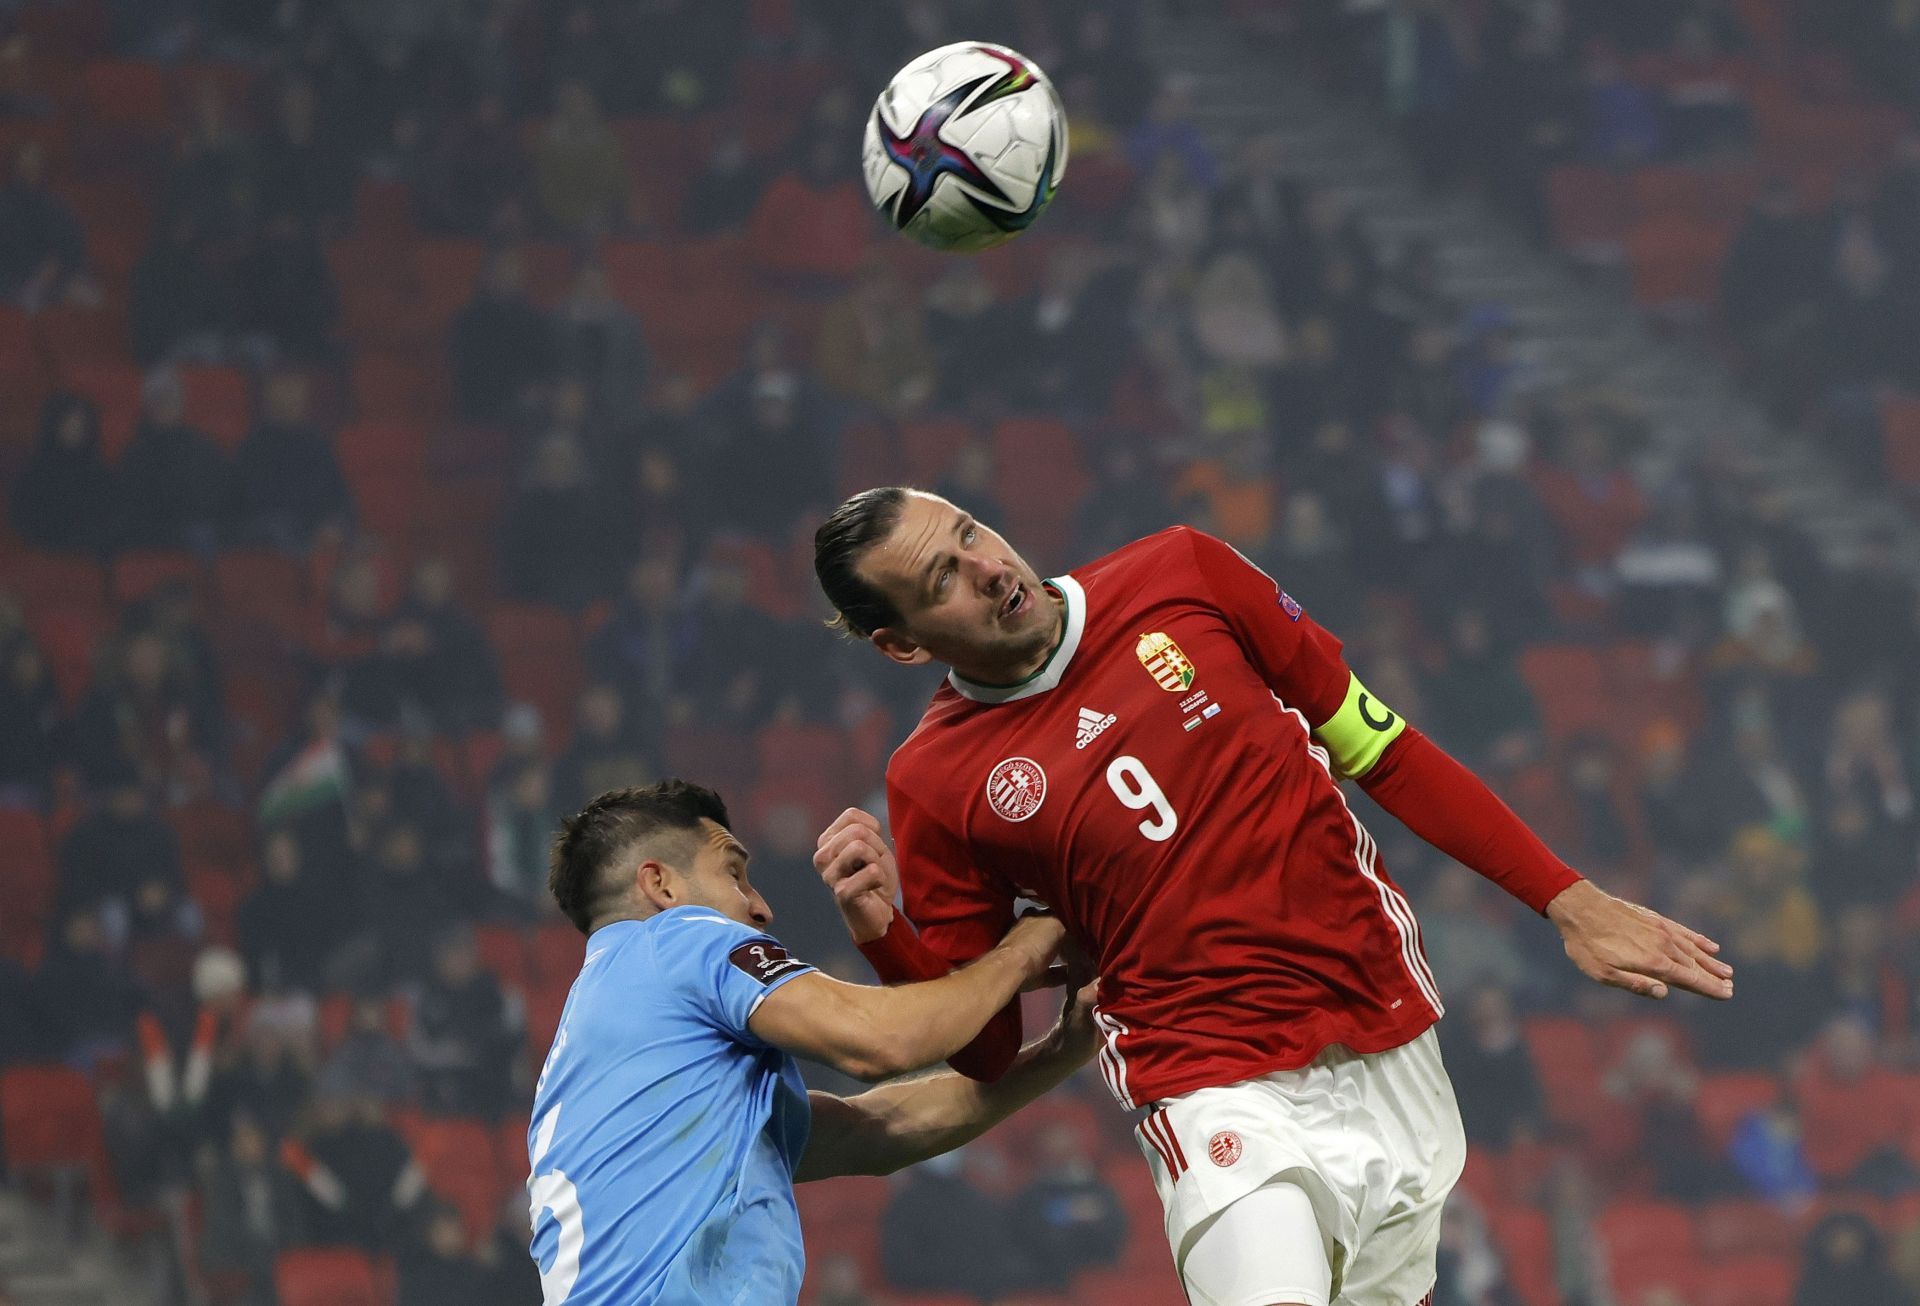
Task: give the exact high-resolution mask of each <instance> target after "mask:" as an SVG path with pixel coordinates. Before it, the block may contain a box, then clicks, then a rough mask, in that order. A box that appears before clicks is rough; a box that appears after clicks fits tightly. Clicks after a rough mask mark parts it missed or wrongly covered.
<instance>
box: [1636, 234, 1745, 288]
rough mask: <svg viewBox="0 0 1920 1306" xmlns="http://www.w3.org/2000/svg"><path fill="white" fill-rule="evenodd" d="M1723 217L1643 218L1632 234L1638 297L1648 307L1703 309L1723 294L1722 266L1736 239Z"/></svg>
mask: <svg viewBox="0 0 1920 1306" xmlns="http://www.w3.org/2000/svg"><path fill="white" fill-rule="evenodd" d="M1733 236H1734V226H1733V224H1732V223H1731V222H1728V221H1724V220H1713V219H1707V218H1688V217H1659V218H1648V219H1643V220H1642V221H1640V222H1637V223H1635V224H1634V227H1633V231H1632V233H1631V235H1630V236H1629V238H1628V251H1627V255H1628V259H1629V261H1630V262H1631V264H1632V271H1633V298H1634V302H1635V303H1637V304H1640V305H1641V306H1642V307H1645V308H1659V309H1667V308H1701V307H1705V306H1707V305H1711V304H1713V303H1715V302H1717V301H1718V299H1719V298H1720V265H1721V264H1722V263H1723V262H1725V260H1726V256H1727V250H1728V249H1729V248H1730V247H1731V246H1732V244H1733Z"/></svg>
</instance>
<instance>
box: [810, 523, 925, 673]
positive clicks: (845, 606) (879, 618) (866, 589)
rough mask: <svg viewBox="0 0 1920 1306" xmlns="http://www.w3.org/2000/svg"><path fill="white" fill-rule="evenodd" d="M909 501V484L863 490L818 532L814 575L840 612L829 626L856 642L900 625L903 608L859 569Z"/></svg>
mask: <svg viewBox="0 0 1920 1306" xmlns="http://www.w3.org/2000/svg"><path fill="white" fill-rule="evenodd" d="M906 502H907V491H906V488H905V487H904V486H899V485H883V486H880V487H879V488H877V489H872V490H862V491H860V493H858V494H856V495H854V496H853V497H852V498H851V499H848V500H847V501H846V502H845V503H843V504H841V505H840V506H839V507H838V508H835V509H834V510H833V515H832V516H831V517H828V518H827V519H826V520H825V521H824V522H822V523H820V529H819V530H817V531H815V532H814V533H813V574H814V575H815V576H816V577H818V578H819V580H820V589H821V590H822V591H823V592H824V593H825V594H826V596H827V602H829V603H831V604H833V610H834V613H835V615H834V618H833V620H832V622H830V623H829V624H830V625H833V626H835V627H837V628H838V629H840V630H842V631H844V632H845V633H846V634H848V635H850V636H852V637H853V638H855V639H865V638H866V637H867V636H869V635H871V634H873V632H874V631H876V630H879V629H881V628H882V627H883V626H897V625H899V624H900V609H898V608H896V607H894V605H893V602H892V600H890V599H888V598H887V596H886V595H885V594H882V593H881V592H880V589H879V587H878V586H876V585H873V584H872V583H870V582H869V581H867V580H866V579H865V578H864V577H862V576H861V575H860V573H859V571H858V570H857V569H858V567H859V566H860V559H862V558H864V557H865V556H866V554H867V550H868V549H871V548H872V547H873V546H874V545H876V544H878V543H879V542H880V541H881V540H884V539H885V538H886V537H887V536H888V535H889V534H890V533H891V532H892V530H893V528H894V526H895V525H897V524H898V523H899V521H900V510H901V509H902V508H903V507H905V506H906Z"/></svg>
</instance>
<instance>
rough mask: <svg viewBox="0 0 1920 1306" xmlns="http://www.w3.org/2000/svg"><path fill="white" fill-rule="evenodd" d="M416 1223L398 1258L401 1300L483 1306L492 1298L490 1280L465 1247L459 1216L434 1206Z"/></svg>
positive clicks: (445, 1305)
mask: <svg viewBox="0 0 1920 1306" xmlns="http://www.w3.org/2000/svg"><path fill="white" fill-rule="evenodd" d="M412 1223H413V1225H414V1227H413V1228H412V1229H410V1230H409V1231H408V1235H407V1236H406V1238H405V1240H404V1241H402V1242H401V1244H400V1250H399V1255H398V1256H397V1257H396V1258H395V1265H396V1268H397V1269H398V1271H399V1276H398V1280H397V1282H398V1285H399V1300H401V1301H403V1302H407V1303H408V1304H409V1306H412V1304H413V1303H416V1302H417V1303H419V1306H467V1304H468V1303H472V1304H473V1306H484V1303H486V1302H488V1301H489V1300H490V1299H491V1296H492V1283H491V1276H490V1275H489V1274H488V1271H487V1267H485V1266H484V1265H482V1264H481V1263H480V1261H479V1260H478V1259H477V1258H476V1257H475V1256H474V1255H473V1252H472V1249H470V1248H469V1247H468V1246H467V1229H466V1225H465V1224H463V1223H462V1222H461V1219H460V1212H459V1211H457V1210H455V1209H454V1208H453V1207H451V1206H445V1205H442V1204H439V1203H432V1204H431V1205H428V1207H427V1209H426V1210H425V1211H422V1212H419V1213H417V1214H416V1215H415V1217H414V1220H413V1222H412Z"/></svg>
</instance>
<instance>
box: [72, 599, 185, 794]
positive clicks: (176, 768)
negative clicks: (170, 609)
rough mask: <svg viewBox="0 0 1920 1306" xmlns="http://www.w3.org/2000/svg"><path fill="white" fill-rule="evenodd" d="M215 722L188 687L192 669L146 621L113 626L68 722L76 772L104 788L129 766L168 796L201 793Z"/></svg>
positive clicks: (164, 637)
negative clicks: (114, 630) (123, 627)
mask: <svg viewBox="0 0 1920 1306" xmlns="http://www.w3.org/2000/svg"><path fill="white" fill-rule="evenodd" d="M218 729H219V722H218V721H217V720H216V719H215V718H214V717H213V716H212V715H211V714H210V712H209V711H208V704H207V702H206V700H205V698H204V697H203V696H201V695H200V694H198V693H196V692H195V685H194V681H193V668H191V667H189V666H186V665H184V664H183V663H182V661H181V660H180V659H179V658H178V657H177V656H176V652H175V648H174V646H173V645H172V644H171V643H170V642H169V641H168V639H167V637H166V635H164V634H163V633H162V632H160V631H159V630H156V629H154V628H153V627H152V626H150V625H139V626H135V627H134V628H132V629H129V630H123V631H122V632H120V633H119V634H118V635H117V636H116V637H115V639H114V640H113V642H112V643H111V644H109V646H108V647H107V648H106V649H105V650H104V652H103V656H102V658H101V664H100V669H99V673H98V674H97V675H96V676H95V677H94V683H93V685H92V687H91V688H90V689H89V690H88V692H87V696H86V698H85V700H83V701H82V702H81V704H80V710H79V712H78V713H76V714H75V716H74V720H73V726H72V730H73V734H72V739H73V754H74V760H75V762H76V763H77V764H78V766H79V768H80V774H81V778H82V779H84V780H85V781H86V782H87V783H88V784H89V785H90V786H95V787H99V788H107V787H110V786H111V785H112V784H114V783H116V780H115V777H116V776H117V775H118V773H119V772H120V771H122V770H123V769H124V768H126V767H129V766H131V767H132V768H134V770H135V772H136V773H137V775H138V778H139V780H140V782H142V783H144V784H146V785H149V786H151V787H153V788H154V790H155V792H157V793H161V794H164V795H165V796H166V797H167V798H169V799H170V800H172V801H185V800H186V799H188V798H191V797H195V796H198V795H201V794H203V793H205V792H206V789H207V786H208V783H209V782H210V779H211V775H212V759H213V757H214V751H215V749H216V747H217V746H218V738H217V732H218Z"/></svg>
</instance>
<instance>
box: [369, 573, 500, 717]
mask: <svg viewBox="0 0 1920 1306" xmlns="http://www.w3.org/2000/svg"><path fill="white" fill-rule="evenodd" d="M380 647H381V650H382V652H383V653H384V654H385V656H386V659H387V663H388V666H389V668H390V670H391V673H392V676H393V680H394V687H395V689H396V691H397V692H398V694H399V696H400V700H401V702H402V703H404V704H409V705H411V706H413V707H415V708H417V709H418V710H419V711H420V712H422V713H424V714H425V717H426V719H427V720H428V721H430V722H432V724H433V725H434V727H435V728H436V729H437V730H439V731H441V732H443V733H447V734H455V733H458V732H460V731H464V730H471V729H479V728H484V727H487V726H490V725H491V724H493V723H494V722H495V721H497V720H499V717H500V703H501V689H500V671H499V667H498V665H497V664H496V662H495V659H494V655H493V650H492V648H490V647H489V646H488V644H487V636H486V632H485V631H484V630H482V629H481V627H480V624H479V623H478V622H477V621H475V620H474V619H473V618H472V617H470V616H469V615H467V613H465V612H463V611H462V610H461V608H460V605H459V602H458V599H457V598H456V596H455V594H454V590H453V569H452V567H450V566H449V565H448V564H447V561H446V559H444V558H438V557H424V558H421V559H420V560H419V561H417V562H415V563H414V566H413V573H412V575H411V577H410V578H409V580H408V583H407V593H406V597H405V598H403V599H402V600H401V601H400V606H399V608H398V609H397V610H396V611H395V612H394V614H393V617H392V619H391V620H390V621H389V622H388V623H387V624H386V628H385V630H384V631H383V632H382V634H381V636H380Z"/></svg>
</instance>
